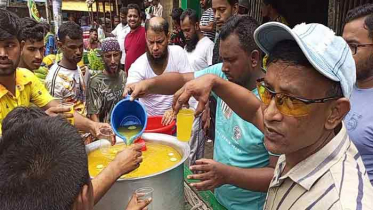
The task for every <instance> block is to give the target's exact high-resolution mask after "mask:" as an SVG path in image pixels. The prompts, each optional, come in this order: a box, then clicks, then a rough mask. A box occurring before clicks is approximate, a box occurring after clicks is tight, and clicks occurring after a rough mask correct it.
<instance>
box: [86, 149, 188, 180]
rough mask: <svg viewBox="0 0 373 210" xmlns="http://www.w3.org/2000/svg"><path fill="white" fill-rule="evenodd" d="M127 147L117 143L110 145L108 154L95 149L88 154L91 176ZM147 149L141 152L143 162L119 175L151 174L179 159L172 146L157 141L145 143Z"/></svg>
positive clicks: (168, 166) (130, 176)
mask: <svg viewBox="0 0 373 210" xmlns="http://www.w3.org/2000/svg"><path fill="white" fill-rule="evenodd" d="M125 147H127V146H126V145H125V144H119V145H115V146H112V147H110V149H109V153H108V154H109V156H107V155H104V154H102V152H101V150H100V149H97V150H95V151H93V152H91V153H89V155H88V168H89V173H90V175H91V177H96V176H97V175H98V174H99V173H100V172H101V171H102V170H103V169H104V168H105V167H106V166H107V165H108V164H109V163H110V162H111V161H112V160H113V159H114V158H115V156H116V154H117V153H118V152H120V151H121V150H123V149H124V148H125ZM146 147H147V150H146V151H144V152H143V153H142V156H143V162H142V163H141V164H140V167H139V168H137V169H136V170H134V171H132V172H131V173H129V174H125V175H123V176H121V178H122V179H128V178H137V177H144V176H148V175H152V174H155V173H158V172H161V171H163V170H166V169H168V168H171V167H173V166H174V165H176V164H177V163H179V162H180V160H181V155H180V154H179V153H178V152H177V151H176V150H175V149H174V148H172V147H170V146H167V145H163V144H159V143H146Z"/></svg>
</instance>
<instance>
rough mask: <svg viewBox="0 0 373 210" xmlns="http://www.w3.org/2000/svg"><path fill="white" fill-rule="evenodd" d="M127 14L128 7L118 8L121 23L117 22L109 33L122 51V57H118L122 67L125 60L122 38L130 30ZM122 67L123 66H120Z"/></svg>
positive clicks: (123, 38)
mask: <svg viewBox="0 0 373 210" xmlns="http://www.w3.org/2000/svg"><path fill="white" fill-rule="evenodd" d="M127 15H128V9H127V7H122V8H120V21H121V23H119V24H118V25H117V26H116V27H115V29H114V30H113V31H112V32H111V34H113V35H114V36H115V37H116V38H117V40H118V42H119V46H120V50H121V51H122V58H121V59H120V63H121V64H122V67H124V63H125V60H126V51H125V49H124V40H125V38H126V36H127V34H128V33H129V32H130V30H131V29H130V27H129V26H128V24H127ZM122 69H124V68H122Z"/></svg>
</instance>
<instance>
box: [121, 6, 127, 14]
mask: <svg viewBox="0 0 373 210" xmlns="http://www.w3.org/2000/svg"><path fill="white" fill-rule="evenodd" d="M120 14H124V15H127V14H128V8H127V7H122V8H120Z"/></svg>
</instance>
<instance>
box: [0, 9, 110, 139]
mask: <svg viewBox="0 0 373 210" xmlns="http://www.w3.org/2000/svg"><path fill="white" fill-rule="evenodd" d="M20 26H21V24H20V19H19V18H18V17H17V16H16V15H15V14H14V13H11V12H8V11H6V10H3V9H0V123H1V122H2V120H3V119H4V118H5V116H6V115H7V114H8V113H9V112H11V111H12V110H13V109H14V108H16V107H18V106H26V107H27V106H30V103H33V104H35V105H36V106H38V107H40V108H42V109H43V110H45V112H46V113H47V114H48V115H51V116H54V115H57V114H64V115H65V116H66V117H74V121H75V127H76V128H77V129H79V130H82V131H85V132H87V133H92V134H93V135H94V136H98V135H99V128H100V127H109V126H110V125H108V124H104V123H97V122H93V121H91V120H89V119H87V118H84V117H83V116H81V115H80V114H78V113H76V112H74V114H73V115H72V114H69V113H68V112H69V111H70V108H67V107H59V105H60V103H59V102H58V101H57V100H54V98H53V97H52V96H51V95H50V94H49V93H48V91H47V90H46V89H45V87H44V85H43V84H42V83H41V82H40V81H39V79H38V78H37V77H36V76H35V75H34V74H33V73H32V72H30V71H29V70H27V69H21V68H18V69H17V66H18V64H19V61H20V56H21V41H20V40H21V36H20V33H19V32H20V28H21V27H20ZM0 128H1V127H0ZM1 133H2V132H1V129H0V134H1ZM113 142H114V138H113Z"/></svg>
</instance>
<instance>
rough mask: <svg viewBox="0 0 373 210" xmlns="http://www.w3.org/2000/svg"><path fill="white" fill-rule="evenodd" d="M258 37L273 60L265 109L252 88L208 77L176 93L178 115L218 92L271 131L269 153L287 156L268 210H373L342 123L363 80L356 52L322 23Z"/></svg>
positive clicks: (265, 84)
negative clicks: (182, 108) (190, 102)
mask: <svg viewBox="0 0 373 210" xmlns="http://www.w3.org/2000/svg"><path fill="white" fill-rule="evenodd" d="M254 36H255V40H256V43H257V44H258V46H259V47H260V48H261V49H262V50H263V51H264V52H265V53H266V54H268V55H269V59H268V69H267V73H266V75H265V77H264V78H263V79H259V80H257V87H258V92H259V96H260V99H261V103H260V101H259V100H258V99H257V98H256V97H255V95H254V94H253V93H252V92H250V91H248V90H247V89H245V88H243V87H240V86H238V85H236V84H233V83H231V82H228V81H226V80H222V79H221V78H218V77H216V76H214V75H206V76H203V77H200V78H198V79H195V80H193V81H190V82H189V83H187V84H186V85H185V86H184V88H182V89H181V90H180V91H179V92H178V93H176V95H175V98H174V99H175V100H174V109H175V110H178V109H179V108H180V106H181V105H182V104H183V103H185V102H186V101H188V98H189V97H190V96H191V95H192V96H194V97H195V98H196V99H197V100H199V102H200V104H201V103H204V102H206V101H207V99H208V96H209V94H210V90H213V91H214V93H215V94H217V95H218V96H219V97H221V98H222V99H223V100H224V101H225V102H226V103H227V105H228V106H229V107H230V108H231V109H232V110H234V111H235V112H236V113H237V114H238V115H240V116H241V117H242V118H243V119H245V120H247V121H250V122H252V123H253V124H254V125H256V126H257V127H258V128H259V129H260V130H262V131H263V132H264V136H265V137H264V143H265V145H266V148H267V149H268V151H269V152H271V153H275V154H281V156H280V157H279V160H278V163H277V166H276V169H275V172H274V177H273V179H272V181H271V183H270V185H269V189H268V194H267V199H266V204H265V206H264V209H373V200H372V199H371V198H372V196H373V188H372V185H371V184H370V182H369V179H368V176H367V172H366V169H365V167H364V164H363V162H362V159H361V157H360V155H359V153H358V150H357V149H356V147H355V145H354V144H353V143H352V142H351V140H350V138H349V136H348V134H347V129H346V127H345V124H344V123H343V122H342V120H343V118H344V117H345V116H346V114H347V113H348V111H349V110H350V102H349V98H350V95H351V92H352V89H353V85H354V83H355V81H356V77H355V63H354V60H353V57H352V54H351V50H350V47H349V46H348V45H347V43H346V42H345V41H344V40H343V38H342V37H339V36H336V35H334V32H333V31H332V30H330V29H329V28H327V27H325V26H323V25H320V24H307V25H306V24H301V25H298V26H296V27H295V28H294V29H290V28H289V27H287V26H286V25H284V24H281V23H275V22H272V23H267V24H264V25H262V26H260V27H259V28H258V29H257V30H256V31H255V33H254ZM202 106H203V104H202V105H200V107H199V108H202ZM260 107H261V108H260ZM199 111H200V110H197V114H198V112H199ZM226 176H227V177H229V172H227V174H226Z"/></svg>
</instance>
